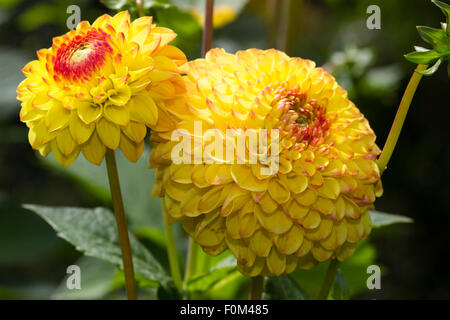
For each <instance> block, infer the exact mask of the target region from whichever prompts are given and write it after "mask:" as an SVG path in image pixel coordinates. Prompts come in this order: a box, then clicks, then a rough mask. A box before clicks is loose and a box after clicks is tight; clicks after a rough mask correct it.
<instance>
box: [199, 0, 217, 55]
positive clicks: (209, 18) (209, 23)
mask: <svg viewBox="0 0 450 320" xmlns="http://www.w3.org/2000/svg"><path fill="white" fill-rule="evenodd" d="M213 10H214V0H206V3H205V25H204V27H203V40H202V57H205V55H206V53H207V52H208V51H209V49H211V45H212V39H213V29H214V28H213Z"/></svg>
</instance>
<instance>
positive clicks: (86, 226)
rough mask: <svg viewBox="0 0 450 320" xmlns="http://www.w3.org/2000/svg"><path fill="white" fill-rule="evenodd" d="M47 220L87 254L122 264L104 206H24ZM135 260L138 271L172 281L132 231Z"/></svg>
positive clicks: (112, 222)
mask: <svg viewBox="0 0 450 320" xmlns="http://www.w3.org/2000/svg"><path fill="white" fill-rule="evenodd" d="M24 207H25V208H26V209H28V210H31V211H33V212H35V213H37V214H38V215H39V216H41V217H42V218H43V219H44V220H45V221H47V222H48V223H49V224H50V225H51V226H52V227H53V228H54V229H55V231H56V232H57V233H58V235H59V236H60V237H61V238H63V239H65V240H66V241H68V242H70V243H71V244H73V245H74V246H75V247H76V249H77V250H79V251H81V252H83V253H84V254H85V255H87V256H91V257H95V258H99V259H102V260H105V261H108V262H110V263H113V264H115V265H118V266H120V267H122V255H121V250H120V246H119V239H118V235H117V228H116V224H115V220H114V216H113V214H112V212H111V211H110V210H108V209H105V208H95V209H86V208H71V207H45V206H38V205H29V204H28V205H24ZM129 236H130V244H131V250H132V252H133V263H134V268H135V271H136V273H137V274H140V275H141V276H143V277H145V278H147V279H148V280H151V281H154V282H155V286H157V284H158V283H160V284H161V285H163V286H165V287H171V285H172V280H171V279H170V277H169V276H168V275H167V274H166V272H165V271H164V269H163V268H162V267H161V265H160V263H159V262H158V261H157V260H156V259H155V258H154V257H153V255H152V254H151V253H150V252H149V251H148V250H147V249H146V248H145V247H144V246H143V245H142V244H141V243H140V242H139V241H138V240H137V239H136V238H135V237H134V236H133V235H132V234H130V235H129Z"/></svg>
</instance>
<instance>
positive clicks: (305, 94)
mask: <svg viewBox="0 0 450 320" xmlns="http://www.w3.org/2000/svg"><path fill="white" fill-rule="evenodd" d="M186 73H187V77H185V81H186V88H187V107H186V108H185V109H186V110H189V111H186V112H184V113H181V112H180V113H179V114H178V116H179V119H180V121H179V123H178V126H177V128H178V129H182V130H184V131H183V132H185V135H187V136H189V137H192V138H193V139H194V141H196V142H197V143H198V144H197V145H199V146H200V147H199V148H197V149H195V144H194V150H193V152H192V153H191V154H190V157H189V160H192V161H191V163H178V164H177V163H175V162H174V161H173V155H172V151H173V150H174V148H175V146H177V145H178V143H179V139H171V138H172V137H171V135H170V134H169V133H168V132H166V133H164V134H155V135H154V136H153V139H154V140H157V141H160V143H159V144H158V145H157V146H156V147H155V148H154V149H153V150H152V155H151V166H153V167H156V168H157V174H156V176H157V183H156V185H155V186H154V189H153V195H154V196H160V197H162V198H163V203H164V206H165V208H166V211H167V214H168V217H169V219H170V221H171V222H174V221H177V220H179V221H181V222H182V223H183V226H184V228H185V230H186V231H187V232H188V233H189V234H190V235H191V236H192V238H193V239H194V240H195V241H196V242H197V243H198V244H200V246H201V247H202V248H203V250H204V251H205V252H207V253H209V254H211V255H217V254H219V253H221V252H223V251H224V250H226V249H227V248H228V249H230V250H231V252H232V253H233V254H234V256H235V257H236V258H237V261H238V268H239V270H240V271H241V272H242V273H243V274H245V275H249V276H256V275H281V274H288V273H290V272H292V271H294V270H295V269H297V268H305V269H307V268H311V267H313V266H314V265H316V264H317V263H318V262H323V261H326V260H329V259H332V258H337V259H339V260H341V261H342V260H345V259H347V258H348V257H350V256H351V255H352V253H353V252H354V250H355V246H356V244H357V242H358V241H360V240H361V239H364V238H366V237H367V236H368V234H369V233H370V229H371V221H370V216H369V214H368V212H367V210H368V209H369V208H371V207H372V205H373V203H374V201H375V198H376V196H380V195H381V192H382V189H381V184H380V173H379V170H378V167H377V165H376V158H377V156H378V154H379V153H380V150H379V148H378V147H377V145H376V144H375V134H374V133H373V131H372V130H371V128H370V126H369V123H368V121H367V120H366V119H365V118H364V116H363V115H362V114H361V112H360V111H359V110H358V108H356V106H355V105H354V104H353V103H352V102H351V101H350V100H349V99H348V98H347V93H346V91H345V90H344V89H343V88H341V87H340V86H339V85H338V84H337V82H336V80H335V79H334V78H333V77H332V76H331V75H330V74H329V73H328V72H326V71H325V70H323V69H321V68H316V67H315V65H314V63H313V62H312V61H309V60H303V59H300V58H290V57H288V56H287V55H285V54H284V53H282V52H280V51H277V50H266V51H262V50H257V49H250V50H246V51H239V52H237V53H236V54H235V55H233V54H229V53H226V52H225V51H223V50H221V49H214V50H211V51H210V52H209V53H208V54H207V55H206V58H205V59H198V60H195V61H192V62H189V63H188V64H186ZM198 121H200V124H201V127H202V128H201V131H199V128H197V131H196V128H195V127H196V126H198ZM209 129H214V130H215V131H216V132H219V133H221V134H222V135H223V136H226V130H227V129H228V130H238V129H243V130H244V131H241V133H242V132H243V133H245V132H246V131H245V130H249V129H277V132H278V133H279V138H278V141H279V149H278V150H279V151H278V152H277V151H275V150H276V149H275V148H272V145H271V147H270V148H268V149H267V150H266V152H267V153H269V152H271V153H272V154H275V153H276V154H275V155H277V156H278V162H277V170H273V171H270V170H269V174H262V171H261V169H263V168H264V166H267V164H266V165H264V164H261V163H250V161H249V159H250V157H248V159H247V158H245V159H242V158H241V159H236V157H235V158H234V160H235V161H232V162H229V161H228V162H227V161H222V162H221V161H219V160H220V159H216V160H217V161H213V162H211V161H206V160H208V159H206V160H205V157H204V156H203V157H201V158H199V157H198V156H196V154H197V155H198V154H199V152H200V151H203V152H205V151H206V150H207V149H208V148H210V143H209V142H208V139H206V137H205V135H206V132H208V130H209ZM227 139H228V138H227ZM269 139H273V137H272V136H271V137H269ZM172 140H175V141H172ZM214 141H216V140H214ZM219 141H220V140H219ZM225 142H226V141H225ZM225 142H224V146H223V147H225V148H226V143H225ZM221 147H222V145H221ZM245 147H246V149H247V151H248V150H250V149H251V146H250V143H249V142H246V144H245ZM199 149H201V150H199ZM269 149H270V150H269ZM209 150H211V149H209ZM222 150H223V149H222ZM227 151H228V150H227ZM200 153H201V152H200ZM223 154H225V152H223ZM236 154H237V153H235V154H233V156H236ZM210 155H211V156H212V157H213V158H214V157H216V158H220V157H218V155H219V153H218V152H217V151H214V153H211V154H210ZM191 156H192V157H191ZM171 157H172V158H171ZM209 160H210V159H209ZM239 160H240V161H239Z"/></svg>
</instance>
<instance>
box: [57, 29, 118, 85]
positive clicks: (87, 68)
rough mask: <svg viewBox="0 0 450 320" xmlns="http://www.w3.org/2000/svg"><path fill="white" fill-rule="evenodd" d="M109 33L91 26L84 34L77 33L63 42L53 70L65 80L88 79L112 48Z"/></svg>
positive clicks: (103, 61)
mask: <svg viewBox="0 0 450 320" xmlns="http://www.w3.org/2000/svg"><path fill="white" fill-rule="evenodd" d="M108 38H109V35H107V34H106V33H104V32H103V31H101V30H98V29H95V28H92V29H91V30H89V31H88V32H87V33H86V34H85V35H77V36H75V37H74V38H73V39H72V40H70V42H69V43H63V44H62V45H61V46H60V47H59V48H58V51H57V53H56V57H55V61H54V71H55V74H56V75H60V76H62V77H63V78H64V79H67V80H73V81H77V80H88V79H89V77H90V76H91V75H92V73H94V72H96V71H98V70H99V69H100V68H101V67H102V66H103V65H104V64H105V61H106V59H107V57H108V55H109V54H111V53H112V48H111V46H110V44H109V43H108Z"/></svg>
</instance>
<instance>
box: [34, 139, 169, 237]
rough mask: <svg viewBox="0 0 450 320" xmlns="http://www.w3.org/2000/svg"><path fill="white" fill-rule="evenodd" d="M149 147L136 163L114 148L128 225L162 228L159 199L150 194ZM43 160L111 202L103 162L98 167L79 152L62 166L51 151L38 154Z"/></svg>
mask: <svg viewBox="0 0 450 320" xmlns="http://www.w3.org/2000/svg"><path fill="white" fill-rule="evenodd" d="M149 158H150V148H146V149H145V150H144V153H143V154H142V156H141V158H140V159H139V160H138V161H137V162H136V163H131V162H130V161H128V160H127V158H126V157H125V156H124V155H123V153H122V152H121V151H117V152H116V159H117V166H118V170H119V178H120V184H121V189H122V196H123V200H124V205H125V211H126V214H127V218H128V219H129V221H130V224H129V228H130V229H134V228H138V227H139V228H141V227H145V226H147V227H152V228H158V229H160V230H163V220H162V213H161V202H160V199H158V198H152V197H151V196H150V192H151V189H152V187H153V184H154V183H155V172H154V171H153V170H148V161H149V160H148V159H149ZM39 159H41V160H42V162H43V164H44V165H46V166H50V167H51V168H52V169H54V170H58V171H59V172H61V173H62V174H64V175H67V176H69V177H70V178H72V179H73V180H74V181H76V182H77V183H78V184H80V186H81V187H82V188H83V189H84V190H85V191H86V192H87V195H88V196H90V197H95V198H96V199H99V200H101V201H102V202H103V203H104V204H105V205H106V204H109V203H111V197H110V194H109V184H108V176H107V174H106V166H105V162H103V163H102V165H101V166H100V167H98V166H95V165H93V164H91V163H89V162H88V161H87V160H86V159H85V158H84V157H82V156H80V157H78V158H77V160H76V161H75V162H74V163H73V164H72V165H71V166H70V167H68V168H66V169H64V168H62V167H61V166H60V165H59V164H58V163H57V162H56V160H55V158H54V157H53V155H49V156H48V157H47V158H42V157H39Z"/></svg>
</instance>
